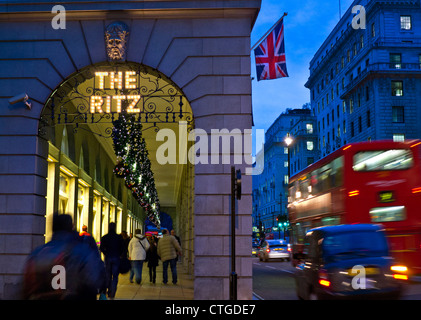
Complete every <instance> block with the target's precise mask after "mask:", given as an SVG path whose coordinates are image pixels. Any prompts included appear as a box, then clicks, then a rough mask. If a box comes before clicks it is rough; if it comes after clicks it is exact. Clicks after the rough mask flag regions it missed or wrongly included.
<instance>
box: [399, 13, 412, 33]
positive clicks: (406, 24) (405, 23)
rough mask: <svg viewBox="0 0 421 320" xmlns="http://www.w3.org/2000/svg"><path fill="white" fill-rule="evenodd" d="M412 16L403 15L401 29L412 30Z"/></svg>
mask: <svg viewBox="0 0 421 320" xmlns="http://www.w3.org/2000/svg"><path fill="white" fill-rule="evenodd" d="M411 29H412V23H411V16H401V30H411Z"/></svg>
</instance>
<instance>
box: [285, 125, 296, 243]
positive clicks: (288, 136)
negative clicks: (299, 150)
mask: <svg viewBox="0 0 421 320" xmlns="http://www.w3.org/2000/svg"><path fill="white" fill-rule="evenodd" d="M284 142H285V144H286V145H287V150H288V184H289V179H290V178H291V156H290V154H291V153H290V146H291V145H292V143H293V142H294V139H293V138H292V137H291V136H290V134H289V132H288V133H287V136H286V137H285V139H284ZM286 192H287V194H288V185H287V188H286ZM286 221H288V218H287V217H286V219H285V222H286ZM283 229H284V240H285V229H286V225H285V224H284V227H283Z"/></svg>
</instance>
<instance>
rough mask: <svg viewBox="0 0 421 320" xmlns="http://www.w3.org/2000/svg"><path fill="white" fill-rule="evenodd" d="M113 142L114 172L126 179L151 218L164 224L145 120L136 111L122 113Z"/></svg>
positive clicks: (117, 121)
mask: <svg viewBox="0 0 421 320" xmlns="http://www.w3.org/2000/svg"><path fill="white" fill-rule="evenodd" d="M113 124H114V128H113V134H112V137H113V142H114V151H115V154H116V156H117V164H116V166H115V168H114V174H115V175H116V176H117V177H119V178H123V179H124V180H125V184H126V187H127V188H128V189H130V190H131V191H132V194H133V196H134V198H135V199H136V200H137V202H138V203H139V204H140V205H141V206H142V208H144V210H145V212H146V215H147V217H148V218H149V220H150V221H151V222H152V223H153V224H155V225H156V226H160V219H159V212H160V205H159V199H158V193H157V191H156V187H155V180H154V176H153V172H152V170H151V162H150V160H149V156H148V155H149V153H148V150H147V147H146V142H145V139H144V138H143V137H142V124H141V123H140V122H139V121H136V118H135V115H128V114H124V113H122V114H120V117H119V118H118V119H117V120H115V121H114V123H113Z"/></svg>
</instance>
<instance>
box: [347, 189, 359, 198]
mask: <svg viewBox="0 0 421 320" xmlns="http://www.w3.org/2000/svg"><path fill="white" fill-rule="evenodd" d="M359 195H360V190H353V191H349V192H348V197H355V196H359Z"/></svg>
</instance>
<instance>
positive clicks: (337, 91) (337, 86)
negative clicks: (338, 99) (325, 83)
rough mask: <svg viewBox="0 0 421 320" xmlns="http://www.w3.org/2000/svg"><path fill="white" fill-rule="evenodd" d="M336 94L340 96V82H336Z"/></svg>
mask: <svg viewBox="0 0 421 320" xmlns="http://www.w3.org/2000/svg"><path fill="white" fill-rule="evenodd" d="M336 95H337V96H339V83H337V84H336Z"/></svg>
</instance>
